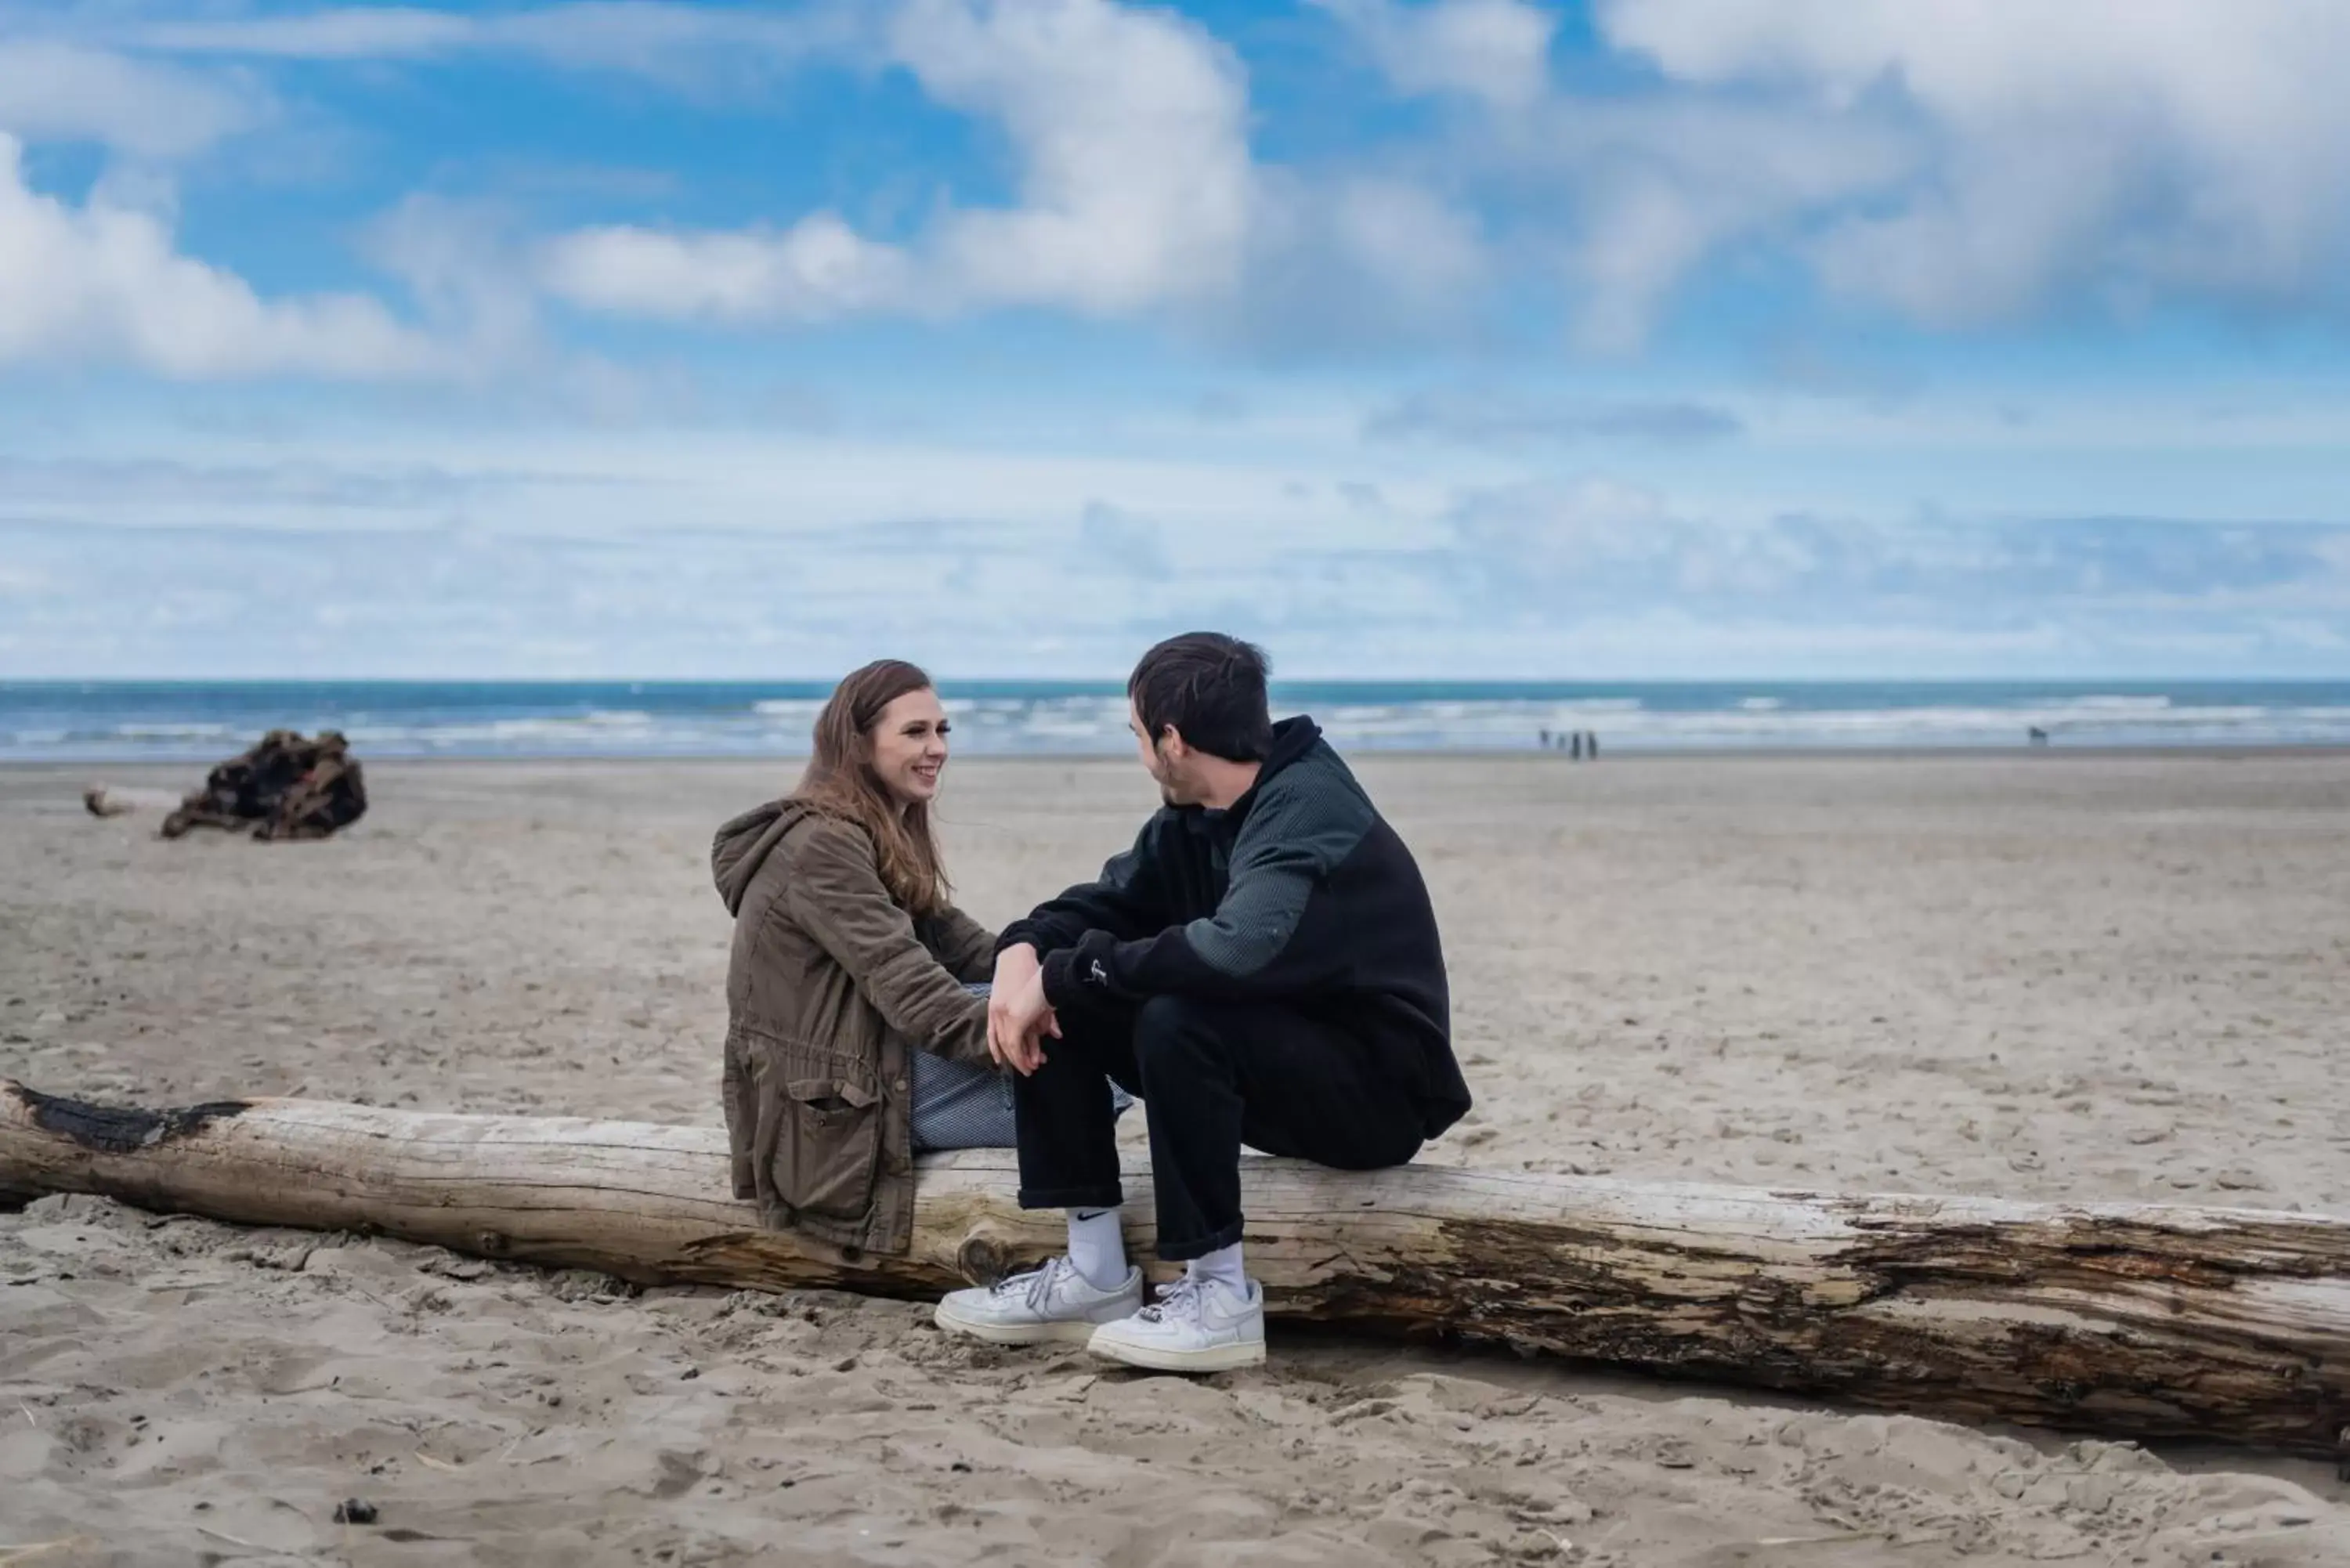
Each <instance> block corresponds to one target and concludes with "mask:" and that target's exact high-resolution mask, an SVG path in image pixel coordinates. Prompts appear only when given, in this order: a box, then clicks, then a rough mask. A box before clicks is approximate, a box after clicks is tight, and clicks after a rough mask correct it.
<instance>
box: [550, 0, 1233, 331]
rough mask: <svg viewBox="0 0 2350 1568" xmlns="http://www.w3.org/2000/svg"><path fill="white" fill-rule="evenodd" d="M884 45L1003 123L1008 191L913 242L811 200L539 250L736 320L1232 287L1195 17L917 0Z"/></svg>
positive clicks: (623, 305) (1119, 299) (606, 299)
mask: <svg viewBox="0 0 2350 1568" xmlns="http://www.w3.org/2000/svg"><path fill="white" fill-rule="evenodd" d="M884 47H885V49H886V51H887V53H888V55H889V57H890V58H891V59H892V60H894V61H895V62H896V63H898V64H899V65H901V66H903V67H905V68H906V69H908V70H910V72H911V73H912V74H913V75H914V77H915V78H916V79H917V80H918V81H920V83H921V85H922V87H923V88H924V90H925V91H926V92H928V93H929V94H930V96H931V98H932V99H935V100H937V101H939V102H941V103H943V104H946V105H948V106H949V107H951V108H954V109H962V110H964V111H966V112H969V113H971V114H973V115H975V116H979V117H982V118H983V119H988V120H991V121H993V122H994V123H996V124H998V125H1000V126H1001V127H1002V128H1003V131H1004V133H1005V134H1006V135H1007V137H1008V138H1009V140H1010V141H1011V143H1012V146H1013V150H1014V156H1015V158H1016V160H1017V162H1018V178H1017V184H1018V191H1019V198H1020V199H1019V202H1018V203H1017V204H1016V205H1014V206H1010V207H1004V208H971V207H950V208H948V209H946V210H945V211H944V212H942V213H941V214H940V215H939V216H938V217H937V218H936V219H934V220H933V222H932V223H931V225H930V227H929V229H928V230H927V231H926V232H925V233H924V234H921V235H920V237H919V238H918V239H917V240H916V241H914V242H913V243H911V244H909V245H906V246H899V245H896V244H886V243H882V242H879V241H875V240H869V239H867V238H864V237H862V236H860V235H858V234H857V233H856V232H855V231H854V230H852V229H851V228H849V227H848V225H847V223H844V222H843V221H842V220H841V219H840V218H839V217H838V216H837V215H836V214H833V213H814V214H811V215H808V216H806V217H804V218H801V219H800V220H799V221H797V222H796V223H794V224H793V225H792V226H790V227H789V228H786V229H785V230H782V231H781V232H775V231H767V230H756V229H754V230H744V231H729V232H718V233H710V232H699V233H696V232H687V233H670V232H662V231H657V230H648V229H641V228H632V227H626V226H608V227H602V228H597V229H591V230H587V231H583V232H580V233H577V234H568V235H565V236H562V237H561V238H559V239H558V240H556V242H554V243H553V244H551V245H550V247H549V249H548V253H547V260H546V273H545V275H546V282H547V285H548V286H549V287H550V288H552V289H553V290H554V291H555V292H556V294H558V295H560V296H563V297H564V298H566V299H568V300H570V301H571V302H573V303H575V304H577V305H581V306H588V307H591V308H598V309H606V310H614V311H622V312H629V313H634V314H646V315H654V316H663V317H716V318H721V319H729V320H756V319H771V320H786V321H790V320H815V319H824V318H827V317H835V316H840V315H846V314H852V313H858V312H866V311H876V310H902V311H912V312H920V313H928V312H940V313H945V312H953V311H958V310H970V309H985V308H991V307H997V306H1023V305H1041V306H1057V307H1061V308H1065V309H1069V310H1074V311H1076V312H1078V313H1081V314H1085V315H1092V316H1104V317H1107V316H1120V315H1127V314H1131V313H1134V312H1137V311H1141V310H1145V309H1149V308H1154V307H1159V306H1182V305H1185V304H1189V303H1194V302H1198V301H1201V300H1205V299H1211V298H1214V297H1216V296H1220V295H1223V294H1226V293H1228V292H1229V291H1231V290H1232V288H1233V287H1235V286H1237V285H1238V283H1239V281H1240V277H1241V272H1242V265H1243V257H1244V253H1245V249H1246V244H1247V240H1248V234H1249V224H1250V213H1251V205H1252V202H1253V199H1254V184H1253V171H1252V169H1251V165H1250V161H1249V152H1248V143H1247V137H1246V128H1245V119H1246V110H1247V94H1246V89H1245V86H1244V83H1243V78H1242V75H1241V71H1240V68H1239V66H1238V64H1237V63H1236V62H1235V61H1234V59H1233V58H1232V56H1231V55H1230V53H1229V52H1228V51H1226V50H1225V49H1224V48H1223V47H1222V45H1220V44H1218V43H1217V42H1216V41H1215V40H1214V39H1213V38H1211V36H1208V35H1207V34H1206V33H1205V32H1204V31H1203V30H1202V29H1201V28H1199V27H1197V26H1193V25H1192V24H1191V23H1190V22H1188V21H1185V20H1183V19H1181V18H1180V17H1178V16H1173V15H1170V14H1166V13H1158V12H1146V11H1140V10H1134V9H1129V8H1127V7H1123V6H1120V5H1114V4H1110V3H1108V0H1020V3H1017V4H1014V3H1012V0H910V4H908V5H905V6H904V7H903V8H902V9H901V10H899V12H898V14H897V16H896V17H895V19H894V21H893V22H892V23H891V25H890V26H889V28H888V31H887V39H886V43H885V45H884Z"/></svg>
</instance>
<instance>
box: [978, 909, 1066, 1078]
mask: <svg viewBox="0 0 2350 1568" xmlns="http://www.w3.org/2000/svg"><path fill="white" fill-rule="evenodd" d="M1046 1034H1050V1035H1052V1036H1053V1037H1054V1038H1055V1039H1056V1040H1057V1039H1059V1038H1060V1034H1061V1025H1060V1021H1059V1020H1058V1019H1056V1018H1055V1017H1054V1016H1053V1005H1052V1003H1051V1002H1047V1001H1045V965H1044V961H1043V960H1041V959H1039V958H1038V957H1037V956H1036V950H1035V948H1032V947H1030V946H1029V945H1028V944H1027V943H1025V942H1015V943H1014V944H1013V945H1012V946H1011V947H1008V948H1006V949H1004V950H1003V951H1002V952H1000V953H998V954H996V955H995V985H994V988H993V991H992V992H989V995H988V999H987V1054H989V1055H991V1056H993V1057H994V1058H995V1061H996V1064H997V1065H999V1066H1003V1067H1008V1068H1010V1069H1011V1070H1012V1071H1014V1072H1015V1073H1018V1074H1020V1075H1022V1076H1026V1075H1028V1074H1030V1073H1033V1072H1035V1070H1036V1069H1037V1068H1039V1067H1041V1066H1043V1065H1044V1064H1045V1047H1044V1041H1043V1036H1045V1035H1046Z"/></svg>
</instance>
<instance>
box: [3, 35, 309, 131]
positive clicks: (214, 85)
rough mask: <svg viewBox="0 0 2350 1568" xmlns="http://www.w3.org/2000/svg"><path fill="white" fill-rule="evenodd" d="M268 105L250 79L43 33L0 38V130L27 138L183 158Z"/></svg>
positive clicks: (255, 118)
mask: <svg viewBox="0 0 2350 1568" xmlns="http://www.w3.org/2000/svg"><path fill="white" fill-rule="evenodd" d="M270 111H271V106H270V103H269V99H268V98H267V96H266V95H265V93H264V92H263V91H262V89H261V88H260V87H259V86H258V85H257V84H255V83H254V82H251V81H249V80H220V79H214V78H208V77H203V76H199V75H196V74H195V73H193V72H191V71H186V70H182V69H181V68H179V67H175V66H170V65H164V64H159V63H157V62H154V61H149V60H138V59H130V58H126V57H123V56H121V55H119V54H111V53H109V52H107V51H105V50H102V49H93V48H86V47H81V46H78V45H75V44H68V43H59V42H54V41H50V40H46V39H40V38H18V39H15V40H10V41H6V42H0V131H6V132H8V133H10V134H13V135H14V136H16V138H17V139H18V140H21V141H87V142H98V143H100V144H103V145H105V146H108V147H110V148H113V149H115V150H116V151H121V152H126V153H130V154H131V155H133V156H135V157H140V158H147V159H159V160H167V159H176V158H184V157H187V156H188V155H190V154H192V153H196V152H201V151H204V150H205V149H206V148H208V147H211V146H213V144H214V143H216V142H219V141H221V140H224V139H226V138H227V137H230V136H233V135H234V134H236V133H237V132H239V131H243V130H249V129H251V128H252V127H253V126H255V124H257V123H259V122H260V121H262V120H263V119H266V118H267V117H268V115H269V113H270Z"/></svg>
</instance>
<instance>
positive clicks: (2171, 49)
mask: <svg viewBox="0 0 2350 1568" xmlns="http://www.w3.org/2000/svg"><path fill="white" fill-rule="evenodd" d="M1600 25H1601V27H1602V29H1603V31H1604V34H1605V36H1607V39H1608V40H1609V41H1610V42H1611V43H1612V44H1614V45H1615V46H1616V47H1618V48H1621V49H1625V50H1629V51H1636V52H1638V53H1641V54H1644V55H1646V56H1648V57H1650V58H1651V59H1653V60H1654V61H1655V62H1656V64H1657V66H1658V67H1659V68H1660V69H1661V70H1662V71H1663V72H1664V73H1665V74H1666V75H1667V76H1668V77H1669V78H1673V79H1674V80H1676V81H1678V82H1681V83H1684V84H1688V85H1690V87H1693V88H1702V89H1706V90H1708V91H1717V92H1730V93H1738V92H1752V91H1755V90H1758V89H1760V90H1763V91H1776V92H1779V93H1783V94H1784V95H1787V96H1786V98H1785V99H1783V101H1785V102H1786V103H1787V104H1788V108H1789V112H1790V113H1794V114H1802V113H1806V112H1808V113H1811V114H1814V115H1820V116H1827V117H1831V118H1835V119H1860V118H1865V117H1866V115H1867V114H1868V113H1869V112H1870V109H1871V100H1872V99H1875V100H1877V103H1878V104H1879V105H1881V104H1883V103H1884V102H1887V101H1890V102H1893V103H1897V104H1898V105H1900V106H1902V107H1904V108H1906V109H1908V111H1910V112H1912V113H1914V114H1915V115H1916V116H1917V118H1918V119H1919V120H1920V121H1921V122H1922V124H1923V126H1924V127H1925V128H1926V129H1927V130H1928V131H1929V133H1930V135H1931V136H1932V137H1933V138H1934V140H1935V144H1936V145H1935V153H1934V157H1933V160H1932V162H1931V164H1930V166H1929V169H1928V170H1927V171H1925V172H1924V174H1923V175H1922V177H1919V178H1917V179H1914V180H1910V181H1906V182H1902V183H1901V184H1899V185H1898V187H1893V188H1888V189H1886V190H1883V191H1880V192H1877V193H1876V194H1875V196H1874V197H1873V198H1872V199H1871V201H1870V202H1868V206H1869V208H1870V210H1868V211H1866V212H1857V211H1854V212H1843V213H1835V214H1833V215H1832V216H1833V221H1832V222H1828V223H1825V224H1824V225H1823V228H1822V232H1821V233H1820V234H1819V236H1818V238H1817V240H1816V243H1815V244H1813V245H1812V246H1811V247H1810V252H1811V254H1813V256H1814V258H1815V260H1816V262H1817V265H1819V267H1820V270H1821V274H1822V275H1823V277H1824V278H1825V280H1826V281H1827V282H1828V283H1829V284H1830V285H1831V286H1833V287H1835V288H1836V289H1838V290H1840V291H1843V292H1846V293H1848V294H1855V295H1861V296H1873V297H1876V298H1880V299H1883V300H1886V301H1887V302H1889V303H1891V304H1893V305H1895V306H1898V307H1899V308H1901V309H1903V310H1904V311H1906V312H1908V314H1910V315H1912V316H1913V317H1917V318H1918V319H1919V320H1921V321H1924V322H1926V323H1928V324H1929V325H1933V326H1939V327H1964V326H1970V325H1974V324H1977V323H1981V322H1984V321H1990V320H1997V319H2002V318H2007V317H2015V316H2019V315H2022V314H2024V313H2026V312H2028V311H2030V310H2032V309H2034V308H2036V307H2038V306H2042V305H2043V304H2045V303H2046V302H2047V301H2048V300H2049V299H2050V298H2051V297H2052V296H2054V295H2056V294H2058V293H2059V292H2061V291H2063V290H2064V289H2066V288H2068V287H2071V288H2082V289H2087V290H2090V291H2092V292H2095V293H2100V294H2104V295H2106V296H2110V297H2115V298H2117V299H2119V300H2120V301H2122V302H2124V303H2127V302H2129V301H2130V299H2131V298H2132V296H2138V297H2146V296H2158V295H2161V294H2166V293H2183V294H2189V295H2208V296H2220V297H2230V298H2251V299H2284V300H2295V301H2298V300H2305V299H2307V298H2309V297H2311V296H2322V295H2324V294H2326V293H2329V292H2330V291H2331V290H2332V289H2333V288H2334V276H2335V275H2337V274H2338V271H2339V269H2340V267H2341V266H2342V265H2343V262H2344V259H2345V249H2350V232H2345V220H2344V213H2345V208H2350V158H2345V156H2344V155H2343V151H2342V150H2343V149H2344V148H2345V146H2350V94H2345V93H2344V92H2343V91H2342V89H2341V78H2342V74H2343V71H2344V68H2345V65H2346V64H2350V8H2345V7H2344V6H2342V5H2337V4H2334V3H2332V0H2239V3H2237V4H2233V5H2210V4H2206V3H2204V0H2070V3H2068V4H2064V5H2036V6H2034V5H2010V4H2006V3H2004V0H1942V3H1940V4H1938V5H1935V6H1933V7H1932V8H1931V9H1930V10H1926V9H1921V8H1920V7H1919V6H1918V5H1912V4H1908V3H1906V0H1612V3H1610V4H1608V5H1605V6H1603V7H1602V10H1601V12H1600Z"/></svg>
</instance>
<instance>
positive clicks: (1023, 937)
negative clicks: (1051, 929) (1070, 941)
mask: <svg viewBox="0 0 2350 1568" xmlns="http://www.w3.org/2000/svg"><path fill="white" fill-rule="evenodd" d="M1016 947H1031V948H1035V950H1036V951H1037V952H1038V953H1039V954H1042V953H1043V952H1044V950H1045V940H1044V939H1043V938H1042V937H1039V936H1038V935H1036V933H1035V932H1034V931H1032V930H1030V929H1028V923H1027V922H1026V921H1025V920H1023V921H1022V922H1021V923H1020V924H1018V925H1016V926H1008V927H1006V928H1005V929H1004V931H1003V935H1002V936H1000V937H998V938H996V939H995V950H994V951H993V952H992V953H990V954H989V955H988V956H989V957H990V958H1002V957H1003V955H1004V953H1005V952H1007V951H1009V950H1011V949H1013V948H1016Z"/></svg>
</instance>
